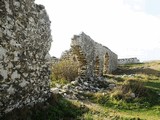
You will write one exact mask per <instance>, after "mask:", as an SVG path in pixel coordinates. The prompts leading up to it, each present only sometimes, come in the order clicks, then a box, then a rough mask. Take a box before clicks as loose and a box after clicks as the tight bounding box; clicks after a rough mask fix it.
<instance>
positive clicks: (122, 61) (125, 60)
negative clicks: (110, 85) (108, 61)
mask: <svg viewBox="0 0 160 120" xmlns="http://www.w3.org/2000/svg"><path fill="white" fill-rule="evenodd" d="M131 63H140V60H139V59H137V58H136V57H135V58H123V59H118V64H120V65H122V64H131Z"/></svg>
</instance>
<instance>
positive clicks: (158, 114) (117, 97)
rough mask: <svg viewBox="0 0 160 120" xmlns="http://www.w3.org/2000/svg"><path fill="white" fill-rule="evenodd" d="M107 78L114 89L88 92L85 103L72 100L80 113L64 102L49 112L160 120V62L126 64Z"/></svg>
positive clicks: (83, 119)
mask: <svg viewBox="0 0 160 120" xmlns="http://www.w3.org/2000/svg"><path fill="white" fill-rule="evenodd" d="M60 78H63V79H64V77H61V74H59V76H58V77H57V80H58V79H60ZM107 78H108V80H109V81H111V83H112V84H115V85H116V87H115V88H114V89H112V90H104V91H99V92H97V93H86V94H84V97H85V98H86V99H85V100H83V101H80V100H79V101H74V100H69V101H70V103H71V104H73V105H75V106H74V107H75V108H76V110H78V111H77V112H76V110H75V109H71V108H72V105H71V104H70V103H69V104H68V103H64V104H68V105H64V104H63V102H64V100H65V99H63V100H62V101H63V102H62V101H61V102H59V103H58V104H59V106H56V107H54V108H53V109H52V110H50V111H52V112H55V113H56V112H57V113H56V114H57V116H59V117H60V118H63V119H69V118H70V119H75V120H105V119H106V120H160V61H156V62H148V63H142V64H129V65H123V66H120V67H119V69H118V70H117V71H116V72H115V73H114V74H113V75H108V76H107ZM65 79H66V78H65ZM69 81H70V80H69ZM82 103H83V105H82ZM64 106H67V107H64ZM62 107H63V108H64V109H62ZM70 107H71V108H70ZM67 110H68V111H70V112H71V113H67V112H68V111H67ZM52 112H51V113H52ZM63 112H64V113H63ZM72 112H73V113H72ZM66 113H67V114H66ZM60 114H62V115H60ZM69 114H70V115H69ZM75 116H77V117H75ZM57 119H58V118H57ZM55 120H56V118H55Z"/></svg>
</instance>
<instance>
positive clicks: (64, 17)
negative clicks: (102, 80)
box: [36, 0, 160, 60]
mask: <svg viewBox="0 0 160 120" xmlns="http://www.w3.org/2000/svg"><path fill="white" fill-rule="evenodd" d="M36 2H38V3H40V2H41V3H42V4H44V5H45V6H46V9H47V11H48V14H49V16H50V19H51V21H52V27H51V28H52V34H53V45H52V49H51V52H50V53H51V55H55V56H57V57H59V56H60V54H61V52H62V51H64V50H66V49H69V46H70V42H71V37H72V36H73V35H74V34H79V33H80V32H81V31H84V32H85V33H86V34H88V35H90V37H91V38H93V39H94V40H95V41H97V42H99V43H102V44H103V45H105V46H107V47H109V48H110V49H111V50H113V51H114V52H115V53H117V54H118V55H119V57H136V56H137V57H139V58H140V59H142V60H145V59H157V58H159V59H160V55H157V56H156V58H155V55H153V54H152V52H154V49H155V48H156V50H157V51H159V52H160V48H159V46H160V34H159V31H160V19H159V18H158V17H155V16H152V15H148V14H146V13H145V12H144V11H143V8H144V0H128V1H127V0H52V1H51V0H45V1H42V0H36ZM133 8H134V9H133ZM137 8H138V9H137ZM150 51H152V52H150ZM145 53H149V54H145ZM143 55H148V56H147V57H144V56H143Z"/></svg>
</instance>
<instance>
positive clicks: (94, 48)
mask: <svg viewBox="0 0 160 120" xmlns="http://www.w3.org/2000/svg"><path fill="white" fill-rule="evenodd" d="M71 48H72V52H73V53H74V54H76V55H77V59H78V61H79V63H80V67H79V75H80V76H85V77H94V76H102V75H105V74H108V73H111V72H112V71H114V70H115V69H116V68H117V55H116V54H115V53H113V52H112V51H111V50H110V49H108V48H107V47H105V46H102V45H101V44H99V43H96V42H94V41H93V40H92V39H91V38H90V37H89V36H87V35H86V34H85V33H82V34H80V35H75V36H74V37H73V38H72V42H71Z"/></svg>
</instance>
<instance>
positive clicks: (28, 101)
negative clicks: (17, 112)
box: [0, 0, 52, 116]
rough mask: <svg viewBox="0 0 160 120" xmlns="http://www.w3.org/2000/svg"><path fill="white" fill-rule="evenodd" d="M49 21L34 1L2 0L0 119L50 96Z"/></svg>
mask: <svg viewBox="0 0 160 120" xmlns="http://www.w3.org/2000/svg"><path fill="white" fill-rule="evenodd" d="M51 41H52V40H51V31H50V20H49V18H48V15H47V14H46V11H45V9H44V7H43V6H41V5H36V4H35V3H34V0H0V116H2V115H3V114H5V113H8V112H10V111H12V110H13V109H15V108H20V107H23V106H27V105H34V104H36V103H38V102H43V101H45V100H46V99H47V98H48V97H49V95H50V88H49V80H50V77H49V76H50V73H49V67H48V64H47V61H48V59H49V58H50V57H49V54H48V51H49V49H50V45H51Z"/></svg>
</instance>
